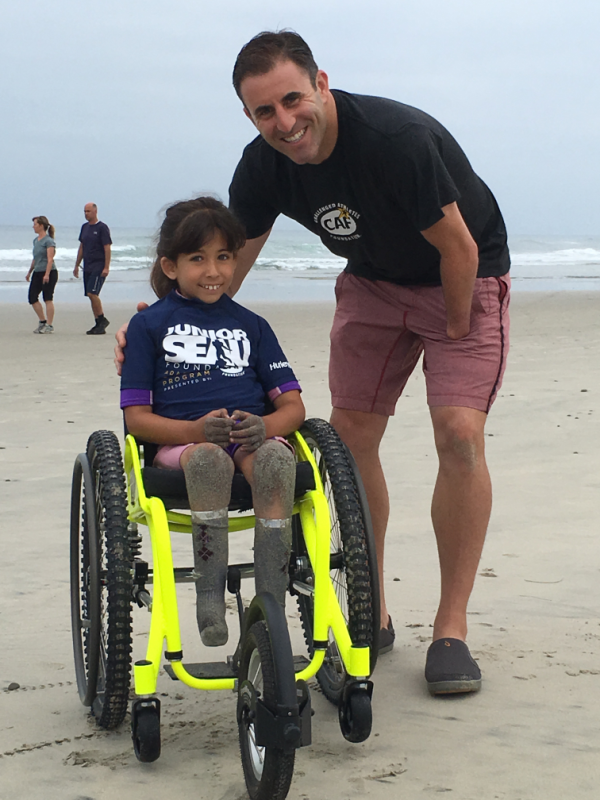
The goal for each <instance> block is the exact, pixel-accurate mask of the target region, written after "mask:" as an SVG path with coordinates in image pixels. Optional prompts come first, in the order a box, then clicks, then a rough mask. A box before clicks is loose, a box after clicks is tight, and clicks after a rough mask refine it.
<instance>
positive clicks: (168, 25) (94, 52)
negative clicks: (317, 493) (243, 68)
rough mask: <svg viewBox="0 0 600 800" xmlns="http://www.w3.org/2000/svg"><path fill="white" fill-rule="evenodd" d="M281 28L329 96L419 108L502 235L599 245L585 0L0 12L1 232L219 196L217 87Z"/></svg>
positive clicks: (233, 141)
mask: <svg viewBox="0 0 600 800" xmlns="http://www.w3.org/2000/svg"><path fill="white" fill-rule="evenodd" d="M283 27H289V28H293V29H294V30H296V31H298V33H300V34H301V35H302V36H303V37H304V38H305V39H306V40H307V41H308V43H309V45H310V46H311V47H312V50H313V53H314V55H315V58H316V61H317V63H318V64H319V66H320V67H321V68H322V69H324V70H325V71H326V72H327V73H328V75H329V78H330V85H331V86H332V87H333V88H340V89H345V90H347V91H351V92H352V91H353V92H360V93H364V94H377V95H383V96H387V97H391V98H394V99H396V100H400V101H402V102H405V103H409V104H411V105H414V106H417V107H419V108H422V109H423V110H425V111H427V112H428V113H430V114H432V115H433V116H434V117H436V118H437V119H439V120H440V122H442V123H443V124H444V125H445V126H446V127H447V128H448V129H449V130H450V131H451V132H452V133H453V135H454V136H455V137H456V138H457V139H458V141H459V143H460V144H461V145H462V147H463V148H464V150H465V151H466V153H467V155H468V157H469V158H470V160H471V163H472V164H473V166H474V168H475V170H476V171H477V173H478V174H479V175H480V176H481V177H482V178H483V179H484V180H485V181H486V183H487V184H488V185H489V186H490V188H491V189H492V191H493V192H494V194H495V195H496V197H497V199H498V201H499V203H500V206H501V208H502V211H503V213H504V216H505V218H506V221H507V225H508V227H509V231H510V232H511V233H513V234H522V233H537V234H552V233H556V234H586V233H588V234H600V202H599V199H598V198H599V191H598V189H599V185H600V157H599V155H598V147H599V143H600V137H599V133H600V69H599V67H600V45H599V43H598V36H599V31H600V3H599V2H598V0H570V2H568V1H567V0H555V1H554V2H553V1H552V0H545V2H541V0H506V1H505V2H503V1H502V0H382V1H381V2H378V0H372V2H368V0H318V1H317V0H303V2H299V3H289V2H288V3H282V2H280V0H256V1H255V0H222V1H221V2H208V1H207V0H193V1H192V0H168V2H161V1H160V0H143V1H142V0H98V2H96V3H94V2H81V0H78V1H77V2H75V0H57V1H56V3H54V4H52V3H48V2H47V0H44V2H39V1H38V0H14V2H12V3H9V2H8V0H5V2H4V3H3V4H2V12H1V15H0V134H1V147H0V224H23V225H29V224H30V222H29V220H30V218H31V216H32V215H33V214H45V215H46V216H48V217H49V219H50V220H51V221H52V222H53V223H55V224H57V225H76V224H79V223H80V222H82V221H83V215H82V207H83V204H84V203H85V202H87V201H90V200H91V201H95V202H96V203H97V204H98V206H99V209H100V217H101V219H103V220H105V221H106V222H107V223H108V224H109V225H113V226H115V227H116V226H150V227H154V226H155V225H156V223H157V219H158V216H157V214H158V211H159V209H160V208H161V207H162V206H164V205H165V204H166V203H168V202H170V201H174V200H179V199H182V198H186V197H189V196H192V195H193V194H195V193H200V192H206V191H210V192H216V193H218V194H219V195H220V196H221V197H222V199H226V198H227V187H228V185H229V181H230V178H231V175H232V174H233V170H234V168H235V166H236V164H237V161H238V159H239V157H240V154H241V151H242V149H243V147H244V145H245V144H246V143H247V142H248V141H250V140H251V139H252V138H253V136H254V135H255V134H254V128H253V127H252V125H251V123H250V122H249V121H248V120H247V119H246V118H245V117H244V115H243V113H242V108H241V105H240V103H239V101H238V99H237V97H236V95H235V93H234V91H233V88H232V86H231V70H232V67H233V63H234V61H235V57H236V55H237V53H238V51H239V50H240V48H241V47H242V45H243V44H245V42H246V41H247V40H248V39H250V38H251V37H252V36H253V35H254V34H256V33H258V32H259V31H261V30H274V29H278V28H283Z"/></svg>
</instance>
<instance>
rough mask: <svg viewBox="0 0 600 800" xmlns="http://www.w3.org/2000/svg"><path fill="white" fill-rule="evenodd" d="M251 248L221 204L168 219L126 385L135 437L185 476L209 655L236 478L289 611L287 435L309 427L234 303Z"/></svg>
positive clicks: (274, 356)
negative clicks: (239, 263) (246, 487)
mask: <svg viewBox="0 0 600 800" xmlns="http://www.w3.org/2000/svg"><path fill="white" fill-rule="evenodd" d="M244 241H245V237H244V231H243V229H242V227H241V225H240V223H239V222H238V221H237V220H236V219H235V217H234V216H233V215H232V214H231V213H230V212H229V211H228V210H227V209H226V208H225V206H224V205H223V204H222V203H220V202H219V201H218V200H215V199H214V198H212V197H199V198H197V199H196V200H189V201H186V202H182V203H176V204H175V205H173V206H171V207H170V208H169V209H168V210H167V213H166V217H165V220H164V222H163V224H162V227H161V229H160V235H159V241H158V246H157V258H156V261H155V263H154V266H153V268H152V274H151V277H150V281H151V284H152V288H153V289H154V291H155V293H156V294H157V295H158V297H159V298H161V299H160V300H159V301H158V302H157V303H154V305H152V306H150V307H149V308H147V309H146V310H144V311H142V312H140V313H139V314H136V316H135V317H133V319H132V320H131V322H130V323H129V327H128V330H127V346H126V348H125V363H124V365H123V371H122V378H121V407H122V408H124V409H125V421H126V424H127V428H128V429H129V431H130V432H131V433H132V434H133V435H134V436H137V437H139V438H140V439H143V440H145V441H147V442H154V443H156V444H158V445H160V447H159V450H158V454H157V456H156V458H155V460H154V466H158V467H163V468H164V469H183V470H184V472H185V478H186V484H187V489H188V495H189V501H190V508H191V510H192V529H193V541H194V572H195V577H196V593H197V601H196V604H197V618H198V627H199V629H200V635H201V638H202V641H203V642H204V644H206V645H209V646H217V645H222V644H225V642H226V641H227V637H228V633H227V625H226V622H225V581H226V576H227V556H228V552H227V551H228V542H227V528H228V521H227V507H228V505H229V500H230V496H231V480H232V477H233V473H234V471H235V469H236V468H237V469H238V470H240V471H241V472H243V474H244V475H245V476H246V478H247V480H248V482H249V483H250V485H251V486H252V496H253V502H254V510H255V514H256V530H255V539H254V560H255V583H256V592H257V593H258V592H261V591H269V592H271V593H272V594H273V595H275V597H276V598H277V600H278V601H279V602H280V603H281V604H282V605H283V604H284V602H285V592H286V589H287V583H288V578H287V571H288V564H289V558H290V550H291V516H292V507H293V501H294V497H293V495H294V484H295V461H294V457H293V454H292V452H291V450H290V447H289V445H288V444H287V442H285V440H284V439H283V438H282V437H283V436H285V435H286V434H288V433H291V432H292V431H294V430H296V429H297V428H298V427H299V426H300V424H301V423H302V421H303V420H304V405H303V403H302V400H301V398H300V386H299V384H298V382H297V380H296V377H295V375H294V373H293V372H292V369H291V368H290V366H289V364H288V362H287V359H286V357H285V355H284V354H283V351H282V350H281V347H280V345H279V343H278V341H277V339H276V337H275V334H274V333H273V331H272V330H271V328H270V326H269V325H268V323H267V322H266V321H265V320H264V319H262V318H261V317H259V316H257V315H256V314H254V313H253V312H252V311H249V310H248V309H246V308H243V307H242V306H240V305H239V304H238V303H235V302H234V301H233V300H232V299H231V298H230V297H229V296H228V295H227V290H228V289H229V287H230V285H231V281H232V278H233V273H234V270H235V264H236V256H237V253H238V251H239V250H240V249H241V247H243V245H244ZM269 401H270V402H269ZM268 403H269V405H272V407H274V410H273V411H272V412H271V413H267V404H268Z"/></svg>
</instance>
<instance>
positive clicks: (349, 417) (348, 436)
mask: <svg viewBox="0 0 600 800" xmlns="http://www.w3.org/2000/svg"><path fill="white" fill-rule="evenodd" d="M387 423H388V417H384V416H382V415H381V414H368V413H366V412H364V411H352V410H350V409H346V408H334V409H333V411H332V413H331V424H332V426H333V427H334V428H335V430H336V431H337V433H338V435H339V437H340V439H341V440H342V441H343V442H344V443H345V444H346V445H347V446H348V447H349V448H350V450H352V452H353V453H354V454H355V455H357V454H360V453H362V452H364V453H368V452H376V451H378V450H379V444H380V442H381V439H382V437H383V434H384V433H385V429H386V426H387Z"/></svg>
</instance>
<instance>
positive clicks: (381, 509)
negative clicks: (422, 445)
mask: <svg viewBox="0 0 600 800" xmlns="http://www.w3.org/2000/svg"><path fill="white" fill-rule="evenodd" d="M331 424H332V425H333V427H334V428H335V429H336V431H337V432H338V434H339V435H340V438H341V439H342V441H343V442H344V444H346V445H347V446H348V447H349V448H350V450H351V451H352V455H353V456H354V459H355V460H356V464H357V466H358V469H359V472H360V474H361V477H362V480H363V483H364V485H365V491H366V493H367V500H368V502H369V510H370V512H371V520H372V522H373V533H374V535H375V546H376V548H377V566H378V568H379V593H380V602H381V627H382V628H387V625H388V619H389V614H388V610H387V606H386V603H385V591H384V582H383V556H384V544H385V532H386V528H387V523H388V518H389V515H390V500H389V496H388V490H387V486H386V483H385V477H384V475H383V469H382V466H381V461H380V459H379V445H380V443H381V439H382V438H383V434H384V433H385V429H386V427H387V424H388V417H384V416H382V415H381V414H368V413H366V412H364V411H350V410H349V409H346V408H334V409H333V412H332V414H331Z"/></svg>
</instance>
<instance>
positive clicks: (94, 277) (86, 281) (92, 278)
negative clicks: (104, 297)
mask: <svg viewBox="0 0 600 800" xmlns="http://www.w3.org/2000/svg"><path fill="white" fill-rule="evenodd" d="M103 269H104V267H103ZM105 280H106V278H103V277H102V270H100V271H92V270H86V269H85V268H84V270H83V293H84V295H85V296H86V297H87V296H88V295H89V294H100V290H101V289H102V287H103V286H104V281H105Z"/></svg>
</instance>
